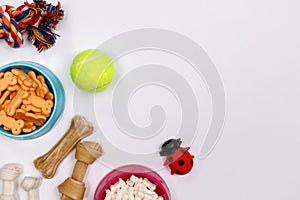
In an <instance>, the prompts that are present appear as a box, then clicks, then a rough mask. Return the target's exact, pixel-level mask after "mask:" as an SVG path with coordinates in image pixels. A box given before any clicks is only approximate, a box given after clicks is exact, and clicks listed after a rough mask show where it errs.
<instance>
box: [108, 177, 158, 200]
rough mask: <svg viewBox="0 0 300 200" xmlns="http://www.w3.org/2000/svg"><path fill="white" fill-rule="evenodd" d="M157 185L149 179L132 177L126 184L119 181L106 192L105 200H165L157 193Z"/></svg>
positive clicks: (121, 180)
mask: <svg viewBox="0 0 300 200" xmlns="http://www.w3.org/2000/svg"><path fill="white" fill-rule="evenodd" d="M155 190H156V185H155V184H154V183H152V182H151V181H149V180H148V179H147V178H139V177H137V176H135V175H131V177H130V178H129V179H127V180H126V182H125V181H124V180H123V179H121V178H120V179H119V181H118V182H116V183H115V184H113V185H111V186H110V189H108V190H106V196H105V199H104V200H114V199H117V200H123V199H125V200H164V198H163V197H161V196H159V195H158V194H157V193H156V192H155Z"/></svg>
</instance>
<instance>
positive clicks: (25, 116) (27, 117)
mask: <svg viewBox="0 0 300 200" xmlns="http://www.w3.org/2000/svg"><path fill="white" fill-rule="evenodd" d="M14 118H15V119H22V120H24V121H29V122H33V123H34V124H35V125H37V126H42V125H43V124H44V123H45V121H46V120H47V118H46V117H45V116H44V115H36V114H34V113H29V112H26V111H25V110H23V109H18V110H16V114H15V116H14Z"/></svg>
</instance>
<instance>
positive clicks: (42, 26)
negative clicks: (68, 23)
mask: <svg viewBox="0 0 300 200" xmlns="http://www.w3.org/2000/svg"><path fill="white" fill-rule="evenodd" d="M63 17H64V11H63V10H62V9H61V5H60V3H59V2H58V4H57V6H53V5H52V4H48V3H46V1H44V0H33V3H31V4H29V3H28V2H24V4H23V5H21V6H19V7H17V8H15V7H13V6H9V5H5V6H2V7H0V39H3V40H5V42H6V43H7V44H8V45H9V46H11V47H13V48H19V47H20V46H21V45H22V44H23V41H24V40H23V36H22V34H23V33H25V32H27V33H28V40H29V41H31V42H32V43H33V45H34V46H36V48H37V50H38V51H39V52H41V51H43V50H45V49H49V48H50V47H51V46H53V45H54V43H55V40H56V38H57V36H59V35H57V34H56V33H54V32H53V31H54V30H55V29H56V25H57V24H58V22H59V21H60V20H62V19H63Z"/></svg>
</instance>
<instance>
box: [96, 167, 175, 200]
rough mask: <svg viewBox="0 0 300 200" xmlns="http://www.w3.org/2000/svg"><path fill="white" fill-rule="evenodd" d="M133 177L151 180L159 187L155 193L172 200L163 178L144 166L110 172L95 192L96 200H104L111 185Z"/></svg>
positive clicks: (166, 199)
mask: <svg viewBox="0 0 300 200" xmlns="http://www.w3.org/2000/svg"><path fill="white" fill-rule="evenodd" d="M131 175H135V176H137V177H141V178H147V179H149V180H150V181H151V182H152V183H155V184H156V185H157V188H156V190H155V192H156V193H157V194H158V195H159V196H162V197H163V198H164V200H171V196H170V191H169V188H168V186H167V184H166V182H165V181H164V180H163V179H162V177H161V176H160V175H159V174H158V173H156V172H154V171H153V170H151V169H150V168H148V167H145V166H142V165H125V166H122V167H119V168H117V169H115V170H112V171H111V172H109V173H108V174H107V175H106V176H105V177H104V178H103V179H102V180H101V181H100V183H99V185H98V187H97V189H96V192H95V196H94V200H104V198H105V195H106V192H105V190H106V189H109V187H110V186H111V185H113V184H114V183H116V182H118V180H119V178H122V179H123V180H124V181H125V180H127V179H129V178H130V176H131Z"/></svg>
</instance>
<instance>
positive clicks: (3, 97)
mask: <svg viewBox="0 0 300 200" xmlns="http://www.w3.org/2000/svg"><path fill="white" fill-rule="evenodd" d="M9 94H10V91H7V90H6V91H5V92H4V93H3V95H2V96H1V98H0V105H2V104H3V103H4V101H5V100H6V99H7V97H8V96H9Z"/></svg>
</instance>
